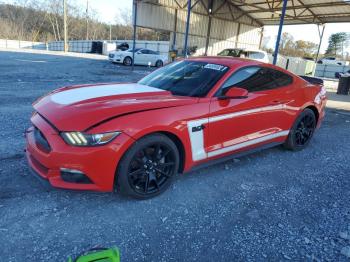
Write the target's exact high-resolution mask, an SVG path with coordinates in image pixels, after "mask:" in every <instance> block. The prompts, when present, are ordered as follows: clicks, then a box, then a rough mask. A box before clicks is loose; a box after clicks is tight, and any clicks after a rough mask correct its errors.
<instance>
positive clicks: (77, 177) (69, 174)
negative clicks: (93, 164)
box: [60, 168, 92, 184]
mask: <svg viewBox="0 0 350 262" xmlns="http://www.w3.org/2000/svg"><path fill="white" fill-rule="evenodd" d="M60 173H61V178H62V180H63V181H65V182H69V183H80V184H92V181H91V180H90V178H88V177H87V176H86V175H85V174H84V173H83V172H81V171H79V170H75V169H69V168H60Z"/></svg>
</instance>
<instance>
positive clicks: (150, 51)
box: [148, 50, 158, 55]
mask: <svg viewBox="0 0 350 262" xmlns="http://www.w3.org/2000/svg"><path fill="white" fill-rule="evenodd" d="M148 53H149V54H152V55H158V52H155V51H152V50H148Z"/></svg>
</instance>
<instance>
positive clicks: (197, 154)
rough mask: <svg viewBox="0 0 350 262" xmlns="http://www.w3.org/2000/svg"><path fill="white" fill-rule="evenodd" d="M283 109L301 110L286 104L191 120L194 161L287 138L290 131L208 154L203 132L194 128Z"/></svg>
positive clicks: (188, 125) (189, 125) (190, 129)
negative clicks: (194, 130) (193, 129)
mask: <svg viewBox="0 0 350 262" xmlns="http://www.w3.org/2000/svg"><path fill="white" fill-rule="evenodd" d="M281 109H289V110H294V111H298V110H299V109H300V108H299V107H292V106H288V105H285V104H279V105H273V106H265V107H259V108H253V109H249V110H243V111H239V112H234V113H229V114H224V115H218V116H213V117H209V118H202V119H196V120H191V121H188V122H187V127H188V133H189V137H190V142H191V149H192V160H193V161H198V160H203V159H206V158H208V157H212V156H217V155H220V154H224V153H227V152H231V151H235V150H238V149H241V148H244V147H247V146H251V145H255V144H258V143H261V142H265V141H268V140H271V139H274V138H278V137H283V136H287V135H288V134H289V130H284V131H280V132H276V133H273V134H269V135H266V136H263V137H259V138H256V139H252V140H249V141H246V142H243V143H239V144H236V145H232V146H228V147H224V148H220V149H217V150H215V151H211V152H208V153H207V152H206V151H205V148H204V134H203V130H200V131H196V132H192V128H193V127H197V126H200V125H203V124H208V123H214V122H217V121H222V120H226V119H230V118H235V117H238V116H243V115H247V114H254V113H260V112H266V111H275V110H281Z"/></svg>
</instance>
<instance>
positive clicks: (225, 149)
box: [208, 130, 289, 157]
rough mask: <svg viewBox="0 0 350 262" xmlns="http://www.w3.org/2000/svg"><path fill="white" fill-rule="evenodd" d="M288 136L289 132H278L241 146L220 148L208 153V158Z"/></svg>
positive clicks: (240, 144)
mask: <svg viewBox="0 0 350 262" xmlns="http://www.w3.org/2000/svg"><path fill="white" fill-rule="evenodd" d="M288 134H289V130H285V131H280V132H276V133H273V134H270V135H266V136H262V137H259V138H256V139H252V140H249V141H246V142H243V143H239V144H236V145H232V146H228V147H224V148H220V149H218V150H215V151H211V152H209V153H208V157H212V156H217V155H221V154H224V153H228V152H231V151H235V150H238V149H241V148H244V147H247V146H252V145H255V144H259V143H261V142H265V141H268V140H271V139H274V138H278V137H283V136H287V135H288Z"/></svg>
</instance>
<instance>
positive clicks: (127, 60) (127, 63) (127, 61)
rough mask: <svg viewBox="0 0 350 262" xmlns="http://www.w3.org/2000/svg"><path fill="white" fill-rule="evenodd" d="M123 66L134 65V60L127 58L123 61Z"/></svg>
mask: <svg viewBox="0 0 350 262" xmlns="http://www.w3.org/2000/svg"><path fill="white" fill-rule="evenodd" d="M123 65H125V66H131V65H132V58H131V57H130V56H127V57H125V58H124V60H123Z"/></svg>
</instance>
